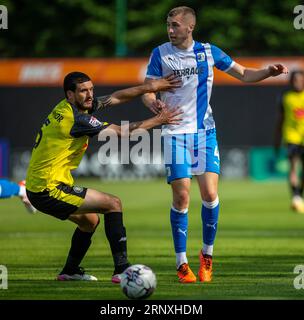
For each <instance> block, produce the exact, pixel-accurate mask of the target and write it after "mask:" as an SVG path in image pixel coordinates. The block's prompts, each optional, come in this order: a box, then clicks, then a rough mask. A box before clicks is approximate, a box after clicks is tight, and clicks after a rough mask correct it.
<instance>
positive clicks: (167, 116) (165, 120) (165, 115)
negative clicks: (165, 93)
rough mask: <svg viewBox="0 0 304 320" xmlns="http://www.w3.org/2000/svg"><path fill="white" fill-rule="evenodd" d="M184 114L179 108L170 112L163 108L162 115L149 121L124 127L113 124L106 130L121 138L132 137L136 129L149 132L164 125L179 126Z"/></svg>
mask: <svg viewBox="0 0 304 320" xmlns="http://www.w3.org/2000/svg"><path fill="white" fill-rule="evenodd" d="M182 113H183V112H182V111H181V110H180V109H179V108H176V109H174V110H168V109H167V108H163V109H162V110H161V112H160V113H158V114H157V115H156V116H154V117H152V118H149V119H147V120H143V121H137V122H131V123H130V124H127V125H123V126H118V125H115V124H111V125H110V126H108V127H107V129H105V130H112V131H113V132H116V133H117V134H118V135H119V136H122V137H126V136H129V135H131V134H132V132H133V131H134V130H136V129H145V130H148V129H151V128H154V127H157V126H160V125H162V124H174V125H176V124H179V122H180V121H181V114H182ZM105 130H104V131H105Z"/></svg>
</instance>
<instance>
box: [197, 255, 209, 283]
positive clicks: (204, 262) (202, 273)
mask: <svg viewBox="0 0 304 320" xmlns="http://www.w3.org/2000/svg"><path fill="white" fill-rule="evenodd" d="M199 259H200V267H199V269H198V278H199V280H200V282H210V281H211V280H212V257H211V256H209V255H205V256H204V255H203V253H202V250H200V254H199Z"/></svg>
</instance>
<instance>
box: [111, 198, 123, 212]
mask: <svg viewBox="0 0 304 320" xmlns="http://www.w3.org/2000/svg"><path fill="white" fill-rule="evenodd" d="M110 211H113V212H121V211H122V204H121V200H120V199H119V198H118V197H115V196H112V199H111V208H110Z"/></svg>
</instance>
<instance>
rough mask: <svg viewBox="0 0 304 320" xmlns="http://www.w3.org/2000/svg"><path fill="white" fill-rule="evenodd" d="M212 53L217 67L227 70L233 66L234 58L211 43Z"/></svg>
mask: <svg viewBox="0 0 304 320" xmlns="http://www.w3.org/2000/svg"><path fill="white" fill-rule="evenodd" d="M211 53H212V56H213V60H214V65H215V67H216V68H217V69H219V70H221V71H224V72H227V71H228V70H229V69H230V68H231V67H232V66H233V64H234V62H233V60H232V59H231V58H230V57H229V56H228V55H227V54H226V53H225V52H224V51H222V50H221V49H220V48H218V47H216V46H214V45H211Z"/></svg>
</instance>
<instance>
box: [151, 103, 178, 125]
mask: <svg viewBox="0 0 304 320" xmlns="http://www.w3.org/2000/svg"><path fill="white" fill-rule="evenodd" d="M181 114H183V111H182V110H181V109H180V108H178V107H177V108H174V109H171V110H169V109H168V108H167V107H166V106H165V107H164V108H162V109H161V111H160V113H159V114H158V116H157V117H158V118H159V121H160V123H161V124H174V125H177V124H179V123H180V121H181V120H182V117H181Z"/></svg>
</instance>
